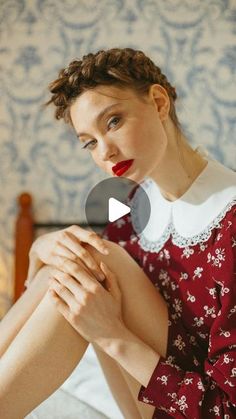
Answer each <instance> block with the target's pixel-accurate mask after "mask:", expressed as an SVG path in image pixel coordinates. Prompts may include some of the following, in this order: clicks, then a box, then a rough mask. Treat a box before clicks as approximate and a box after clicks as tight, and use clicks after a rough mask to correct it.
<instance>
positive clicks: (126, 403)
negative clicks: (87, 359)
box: [93, 345, 142, 419]
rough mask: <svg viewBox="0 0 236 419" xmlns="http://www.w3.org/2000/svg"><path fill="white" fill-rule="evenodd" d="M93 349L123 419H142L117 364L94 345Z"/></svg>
mask: <svg viewBox="0 0 236 419" xmlns="http://www.w3.org/2000/svg"><path fill="white" fill-rule="evenodd" d="M93 348H94V350H95V352H96V355H97V358H98V360H99V363H100V365H101V367H102V370H103V373H104V375H105V378H106V381H107V384H108V386H109V388H110V390H111V392H112V394H113V397H114V399H115V401H116V403H117V404H118V406H119V408H120V410H121V412H122V414H123V415H124V418H125V419H142V416H141V415H140V413H139V409H138V408H137V406H136V403H135V401H134V397H133V395H132V393H131V392H130V389H129V386H128V384H127V382H126V380H125V379H124V377H123V375H122V373H121V370H120V367H119V364H117V362H116V361H115V360H114V359H112V358H111V357H110V356H108V355H107V354H105V353H104V352H103V351H101V350H100V349H99V347H97V346H96V345H93Z"/></svg>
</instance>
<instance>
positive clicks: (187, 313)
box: [103, 159, 236, 419]
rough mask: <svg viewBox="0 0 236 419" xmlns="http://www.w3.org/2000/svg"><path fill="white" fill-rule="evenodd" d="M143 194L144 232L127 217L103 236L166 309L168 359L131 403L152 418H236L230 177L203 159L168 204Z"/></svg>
mask: <svg viewBox="0 0 236 419" xmlns="http://www.w3.org/2000/svg"><path fill="white" fill-rule="evenodd" d="M146 188H147V189H146V191H147V190H148V189H150V188H151V193H150V196H149V197H151V208H152V209H153V208H154V211H153V213H152V214H151V217H150V221H149V223H148V224H149V227H148V229H147V231H146V233H145V230H146V229H145V230H144V232H143V233H142V234H136V232H135V229H134V224H133V222H132V223H131V217H130V215H126V216H125V217H123V218H121V219H119V220H117V221H116V222H114V223H110V224H109V226H108V227H107V229H106V230H105V233H104V236H103V237H104V238H107V239H109V240H111V241H114V242H116V243H119V244H120V245H121V246H123V247H124V248H125V249H126V250H127V252H128V253H129V254H130V255H131V256H132V257H133V258H134V259H135V260H136V261H137V263H138V264H139V265H140V266H141V267H142V268H143V270H144V271H145V273H146V274H147V276H148V277H149V278H150V280H151V281H152V283H153V285H154V286H155V287H156V288H157V289H158V290H159V292H160V293H161V294H162V296H163V297H164V299H165V300H166V303H167V306H168V311H169V329H168V348H167V355H166V357H165V358H163V357H161V358H160V360H159V362H158V363H157V365H156V368H155V369H154V371H153V373H152V376H151V377H150V381H149V383H148V385H147V387H144V386H141V388H140V391H139V394H138V400H139V401H141V402H144V403H148V404H151V405H153V406H155V407H156V409H155V413H154V415H153V418H155V419H157V418H158V419H159V418H171V417H172V418H176V419H179V418H191V419H195V418H196V419H199V418H201V419H208V418H224V419H229V418H230V419H231V418H236V175H235V173H234V172H233V171H231V170H229V169H227V168H225V167H224V166H222V165H221V164H220V163H218V162H217V161H215V160H213V159H209V160H208V165H207V166H206V168H205V169H204V170H203V172H202V173H201V174H200V176H199V177H198V178H197V179H196V180H195V181H194V183H193V184H192V185H191V187H190V188H189V190H188V191H187V192H186V193H185V194H184V195H183V196H182V197H181V198H180V199H178V200H176V201H174V202H169V201H167V200H166V199H165V198H163V196H162V195H161V194H160V191H159V190H158V188H157V185H156V184H154V182H153V181H151V180H148V181H146ZM155 188H156V189H155ZM144 189H145V188H144ZM158 216H159V217H158ZM159 219H161V223H160V222H158V220H159ZM157 327H158V319H157ZM153 333H155V330H153Z"/></svg>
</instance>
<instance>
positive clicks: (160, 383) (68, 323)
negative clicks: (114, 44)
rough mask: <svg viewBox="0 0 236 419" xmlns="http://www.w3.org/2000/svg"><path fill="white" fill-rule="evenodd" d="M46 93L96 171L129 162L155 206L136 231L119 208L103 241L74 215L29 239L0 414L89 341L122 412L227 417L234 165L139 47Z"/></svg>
mask: <svg viewBox="0 0 236 419" xmlns="http://www.w3.org/2000/svg"><path fill="white" fill-rule="evenodd" d="M50 91H51V93H52V98H51V100H50V101H49V102H48V103H54V105H55V106H56V118H57V119H60V118H64V120H65V122H67V123H70V124H71V125H72V126H73V128H74V130H75V132H76V134H77V136H78V137H79V142H80V143H81V146H82V148H83V149H86V150H89V152H90V153H91V156H92V158H93V160H94V161H95V163H96V164H97V165H98V166H99V167H100V168H101V169H102V170H104V171H105V172H106V173H108V174H109V175H110V176H113V175H114V174H113V170H112V167H113V166H114V165H115V164H116V163H117V162H120V161H124V160H131V161H132V165H131V166H130V168H129V169H128V170H127V171H126V172H125V174H124V176H125V177H127V178H129V179H132V180H134V181H136V182H137V183H142V185H143V187H144V188H145V189H146V191H147V193H148V195H149V199H150V202H151V209H152V212H151V217H150V220H149V223H148V225H147V227H146V228H145V230H144V232H143V233H142V234H140V235H137V234H136V231H135V230H134V227H133V226H132V224H131V223H130V220H129V217H128V216H125V217H124V219H123V224H122V225H121V224H120V223H119V224H117V223H112V224H110V225H109V226H108V228H107V230H106V232H105V233H104V236H103V237H104V239H105V238H106V239H108V240H102V239H101V238H99V237H97V236H96V235H95V234H93V233H89V232H85V231H84V230H82V229H81V228H79V227H76V226H72V227H70V228H69V229H67V230H64V231H62V232H59V233H52V234H51V235H47V236H45V237H42V238H40V239H39V240H38V241H36V242H35V244H34V245H33V247H32V250H31V255H30V259H31V263H30V270H29V280H28V284H30V286H29V287H28V289H27V291H26V292H25V294H24V295H23V296H22V297H21V299H22V300H23V299H24V298H25V304H24V303H22V301H19V302H18V303H16V305H17V304H18V307H16V305H15V306H14V307H13V308H12V310H11V311H10V312H12V313H13V314H11V313H9V317H8V319H6V320H5V329H4V330H3V332H4V333H5V335H4V336H5V342H7V343H6V344H5V348H6V347H7V346H8V349H7V350H6V351H5V352H4V355H3V356H2V358H1V361H0V375H1V383H0V413H1V414H0V416H1V417H7V418H16V417H17V418H18V417H19V416H21V417H22V416H23V415H24V414H26V413H27V412H29V411H30V410H32V409H33V408H34V407H35V406H36V405H37V404H39V403H40V402H41V401H42V400H44V399H45V398H46V397H48V396H49V395H50V394H51V393H52V392H53V391H55V389H56V388H58V387H59V386H60V384H62V383H63V381H64V380H65V379H66V378H67V377H68V375H69V374H70V373H71V371H72V370H73V368H74V367H75V366H76V364H77V363H78V362H79V360H80V359H81V357H82V355H83V353H84V350H85V349H86V347H87V345H88V344H89V343H90V342H91V343H92V344H93V346H94V348H95V350H96V352H97V354H98V357H99V360H100V362H101V364H102V366H103V368H104V372H105V374H106V377H107V380H108V383H109V385H110V387H111V390H112V392H113V394H114V397H115V399H116V400H117V402H118V404H119V406H120V408H121V410H122V412H123V414H124V417H125V418H145V419H149V418H168V417H174V418H182V417H187V418H189V417H194V418H211V417H222V418H233V417H236V360H235V359H236V356H235V355H236V328H235V324H236V322H235V320H236V306H235V295H236V281H235V277H234V275H235V274H234V272H235V250H236V242H235V228H236V225H235V215H236V206H235V203H236V176H235V174H234V173H233V172H232V171H231V170H229V169H227V168H226V167H224V166H222V165H221V164H220V163H218V162H217V161H215V160H213V159H209V158H207V156H206V155H205V154H204V153H202V152H201V151H199V149H196V150H193V149H192V148H191V147H190V145H189V144H188V142H187V139H186V137H185V136H184V134H183V132H182V131H181V128H180V125H179V122H178V119H177V116H176V112H175V107H174V102H175V100H176V98H177V95H176V91H175V89H174V88H173V87H172V86H171V85H170V83H169V82H168V80H167V79H166V77H165V76H164V75H163V74H162V72H161V70H160V68H158V67H157V66H156V65H155V64H154V63H153V62H152V61H151V60H150V59H149V58H148V57H146V56H145V55H144V54H143V53H142V52H141V51H134V50H132V49H130V48H125V49H111V50H108V51H99V52H97V53H96V54H88V55H87V56H84V57H83V59H82V60H75V61H73V62H72V63H70V64H69V66H68V67H67V68H66V69H64V70H62V71H61V72H60V73H59V77H58V79H57V80H55V81H54V82H52V83H51V85H50ZM135 197H136V198H138V192H137V195H136V194H135V195H134V199H135ZM112 242H115V243H112ZM117 243H118V244H117ZM119 244H120V245H119ZM102 245H105V247H106V248H107V250H108V252H109V254H108V255H106V254H105V251H104V247H102ZM102 262H103V263H102ZM136 262H138V263H136ZM104 263H105V264H104ZM43 265H45V266H43ZM53 267H54V268H53ZM39 268H41V269H40V270H39V271H38V269H39ZM101 274H103V275H104V276H105V278H106V280H104V281H103V280H102V278H100V275H101ZM33 277H35V279H34V280H33V281H31V279H32V278H33ZM50 277H53V279H51V280H50V286H49V290H48V280H49V278H50ZM42 279H43V280H42ZM36 283H38V284H40V285H38V287H36ZM40 287H41V288H40ZM39 288H40V290H39ZM27 293H28V294H27ZM40 299H41V302H39V301H40ZM32 301H34V302H32ZM21 307H22V310H23V307H24V310H23V312H24V315H23V314H22V312H21V316H18V323H17V322H16V320H14V321H13V319H12V318H13V315H14V310H15V313H16V312H17V313H18V314H19V313H20V308H21ZM147 308H148V309H147ZM31 313H32V314H31ZM14 318H16V314H15V315H14ZM19 319H21V320H19ZM44 320H45V321H44ZM13 323H14V326H13ZM7 325H10V327H8V330H10V329H11V330H12V332H11V334H10V332H8V333H7V331H6V326H7ZM22 326H23V327H22ZM18 331H19V333H18V335H17V336H16V337H15V339H14V335H16V333H17V332H18ZM10 342H11V344H10ZM9 344H10V346H9ZM68 351H69V354H70V356H69V357H68ZM45 374H46V376H47V380H46V382H45ZM114 377H115V378H114ZM16 390H17V399H16ZM13 400H14V403H15V406H13ZM17 414H18V416H17ZM4 415H5V416H4Z"/></svg>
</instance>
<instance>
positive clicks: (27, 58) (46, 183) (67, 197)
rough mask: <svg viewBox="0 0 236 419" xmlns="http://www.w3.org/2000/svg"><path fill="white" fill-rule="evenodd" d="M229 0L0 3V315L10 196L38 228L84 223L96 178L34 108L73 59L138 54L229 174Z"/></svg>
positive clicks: (232, 129)
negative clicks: (170, 89)
mask: <svg viewBox="0 0 236 419" xmlns="http://www.w3.org/2000/svg"><path fill="white" fill-rule="evenodd" d="M235 23H236V2H235V0H208V1H205V2H203V1H201V0H195V1H192V0H146V1H145V0H100V1H96V0H0V97H1V101H0V146H1V148H0V318H1V317H2V316H3V314H4V313H5V312H6V311H7V310H8V309H9V307H10V305H11V303H12V292H13V249H14V228H15V224H14V223H15V217H16V211H17V205H16V198H17V195H18V194H19V193H21V192H22V191H29V192H31V193H32V195H33V198H34V211H35V217H36V218H37V220H38V221H49V220H51V221H53V220H54V221H55V220H63V221H67V222H70V220H75V219H77V220H78V221H80V220H81V221H83V220H84V219H85V218H84V209H83V208H84V202H85V199H86V196H87V193H88V190H89V189H90V188H91V187H92V186H93V185H95V184H96V182H97V181H98V180H101V179H103V178H104V175H103V174H102V173H101V172H100V171H99V170H98V169H96V168H95V167H94V165H93V163H92V161H91V160H90V157H89V154H88V153H87V152H86V151H84V150H81V149H80V146H79V144H78V142H77V141H76V138H75V135H74V133H73V132H72V130H70V129H69V128H68V127H66V126H65V125H64V124H63V122H56V121H55V120H54V119H53V109H47V110H45V109H43V107H42V104H43V103H44V102H45V101H46V100H47V99H48V94H47V85H48V83H49V82H50V81H51V80H53V79H54V78H55V77H56V76H57V73H58V70H59V69H60V68H62V67H64V66H65V65H67V64H68V63H69V62H70V61H71V60H72V59H74V58H76V57H81V56H82V55H84V54H86V53H88V52H91V51H92V52H93V51H97V50H98V49H105V48H110V47H126V46H128V47H133V48H136V49H141V50H143V51H144V52H145V53H147V54H148V55H149V56H150V57H151V58H152V59H153V60H154V61H155V62H156V63H157V64H158V65H159V66H160V67H161V68H162V70H163V71H164V72H165V73H166V75H167V76H168V77H169V79H170V81H171V82H172V84H173V85H174V86H176V89H177V93H178V95H179V100H178V105H177V111H178V115H179V118H180V121H181V122H182V126H183V128H184V129H185V132H186V134H187V137H188V138H189V141H190V143H191V144H193V145H195V144H196V145H197V144H202V145H203V146H204V147H205V148H206V149H207V150H208V151H209V153H210V154H212V155H213V156H214V157H215V158H217V159H218V160H219V161H221V162H222V163H223V164H225V165H226V166H228V167H231V168H234V169H236V149H235V134H236V115H235V107H236V87H235V86H236V65H235V62H236V25H235Z"/></svg>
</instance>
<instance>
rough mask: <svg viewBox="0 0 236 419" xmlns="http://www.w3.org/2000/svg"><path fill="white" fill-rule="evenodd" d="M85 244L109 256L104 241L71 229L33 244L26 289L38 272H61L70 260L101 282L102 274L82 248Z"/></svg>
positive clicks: (58, 232) (47, 236)
mask: <svg viewBox="0 0 236 419" xmlns="http://www.w3.org/2000/svg"><path fill="white" fill-rule="evenodd" d="M83 243H88V244H90V245H91V246H93V247H95V248H96V249H97V250H98V251H99V252H101V253H102V254H104V255H107V254H108V248H107V247H106V245H105V241H104V240H103V239H102V238H100V237H99V236H98V235H97V234H96V233H94V232H92V231H88V230H85V229H83V228H81V227H79V226H76V225H72V226H70V227H68V228H66V229H63V230H60V231H56V232H53V233H48V234H44V235H43V236H40V237H39V238H38V239H36V240H35V242H34V243H33V245H32V247H31V249H30V253H29V259H30V264H29V271H28V278H27V281H26V284H27V285H28V284H29V282H30V281H31V280H32V278H33V277H34V276H35V275H36V273H37V272H38V270H39V269H40V268H41V267H42V266H43V265H44V264H45V265H52V266H55V267H59V268H62V267H63V264H64V262H65V260H67V259H70V260H72V261H76V262H77V263H78V264H80V265H81V266H83V267H84V268H87V270H88V271H91V272H92V273H93V274H94V275H95V276H96V278H97V279H98V280H99V281H101V280H103V279H104V274H103V272H102V270H101V268H100V267H99V266H98V264H97V262H96V261H95V260H94V258H93V257H92V256H91V255H90V253H89V252H88V251H87V250H86V249H85V248H84V247H83Z"/></svg>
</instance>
